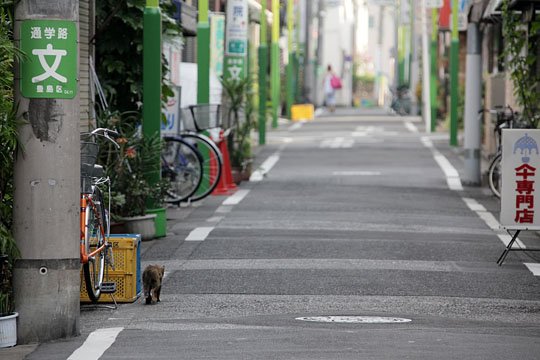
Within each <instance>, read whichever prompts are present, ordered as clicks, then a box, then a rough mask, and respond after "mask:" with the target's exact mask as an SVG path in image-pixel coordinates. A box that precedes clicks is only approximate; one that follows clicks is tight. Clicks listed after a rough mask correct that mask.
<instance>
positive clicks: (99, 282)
mask: <svg viewBox="0 0 540 360" xmlns="http://www.w3.org/2000/svg"><path fill="white" fill-rule="evenodd" d="M109 134H112V135H114V136H118V133H117V132H116V131H113V130H109V129H105V128H98V129H95V130H93V131H91V132H88V133H82V134H81V138H82V140H81V198H80V206H81V212H80V229H81V234H80V258H81V264H82V266H83V273H84V282H85V286H86V291H87V293H88V297H89V299H90V300H91V301H92V302H93V303H95V302H97V301H98V300H99V298H100V296H101V294H114V293H115V292H116V283H114V282H110V281H105V280H107V279H108V270H109V267H111V268H112V269H113V270H114V258H113V254H112V246H111V244H110V243H109V234H110V219H109V214H110V202H109V208H108V209H106V208H105V203H104V200H103V194H102V193H101V190H100V186H103V185H107V187H108V190H109V199H110V179H109V178H108V177H105V172H104V169H103V167H102V166H101V165H97V164H96V160H97V155H98V150H99V145H98V143H97V141H96V139H97V137H98V136H102V137H104V138H106V139H107V140H109V141H111V142H112V143H113V144H115V145H116V147H117V148H119V145H118V144H117V143H116V142H115V141H114V140H113V139H112V138H111V137H110V135H109ZM86 140H88V141H86Z"/></svg>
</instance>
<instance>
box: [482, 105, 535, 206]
mask: <svg viewBox="0 0 540 360" xmlns="http://www.w3.org/2000/svg"><path fill="white" fill-rule="evenodd" d="M484 111H487V112H489V113H490V114H492V115H495V116H496V123H495V128H494V129H493V132H494V137H495V142H496V144H497V151H496V153H495V156H494V157H493V159H492V160H491V163H490V165H489V168H488V180H489V188H490V189H491V192H492V193H493V195H495V196H496V197H497V198H499V199H500V198H501V185H502V169H501V159H502V130H503V129H512V128H516V127H518V128H523V127H526V126H524V124H522V123H521V122H520V121H518V119H517V117H518V115H519V114H518V113H517V112H515V111H514V110H513V109H512V108H511V107H510V106H506V107H504V108H503V107H498V108H495V109H490V110H480V112H479V114H482V113H483V112H484ZM480 116H481V115H480Z"/></svg>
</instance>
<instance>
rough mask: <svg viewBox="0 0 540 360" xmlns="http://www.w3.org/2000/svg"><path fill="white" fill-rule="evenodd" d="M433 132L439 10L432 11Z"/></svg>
mask: <svg viewBox="0 0 540 360" xmlns="http://www.w3.org/2000/svg"><path fill="white" fill-rule="evenodd" d="M431 25H432V29H431V50H430V52H431V54H430V58H431V87H430V88H431V131H435V127H436V125H437V108H438V106H437V89H438V87H439V85H438V83H439V82H438V81H437V64H438V62H437V55H438V54H437V53H438V45H439V10H438V9H437V8H433V9H431Z"/></svg>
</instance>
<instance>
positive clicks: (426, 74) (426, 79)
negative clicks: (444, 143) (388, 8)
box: [420, 0, 431, 133]
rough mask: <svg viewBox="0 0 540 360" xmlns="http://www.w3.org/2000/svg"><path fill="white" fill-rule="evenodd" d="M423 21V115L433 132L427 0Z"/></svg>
mask: <svg viewBox="0 0 540 360" xmlns="http://www.w3.org/2000/svg"><path fill="white" fill-rule="evenodd" d="M420 11H421V15H420V16H421V23H422V102H423V104H422V105H423V107H422V115H423V116H424V122H425V127H426V132H427V133H430V132H431V93H430V90H429V86H430V71H429V70H430V69H429V67H430V65H431V62H430V61H429V49H428V34H427V31H428V30H427V20H426V0H422V3H421V10H420Z"/></svg>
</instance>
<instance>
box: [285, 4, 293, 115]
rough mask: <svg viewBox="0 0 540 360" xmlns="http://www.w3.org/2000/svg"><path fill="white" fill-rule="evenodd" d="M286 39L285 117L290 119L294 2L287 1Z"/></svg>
mask: <svg viewBox="0 0 540 360" xmlns="http://www.w3.org/2000/svg"><path fill="white" fill-rule="evenodd" d="M287 37H288V46H287V49H288V52H289V63H288V64H287V74H286V75H287V91H286V94H287V109H286V114H287V117H288V118H289V119H290V118H291V107H292V106H293V103H294V52H293V50H294V49H293V37H294V0H287Z"/></svg>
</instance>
